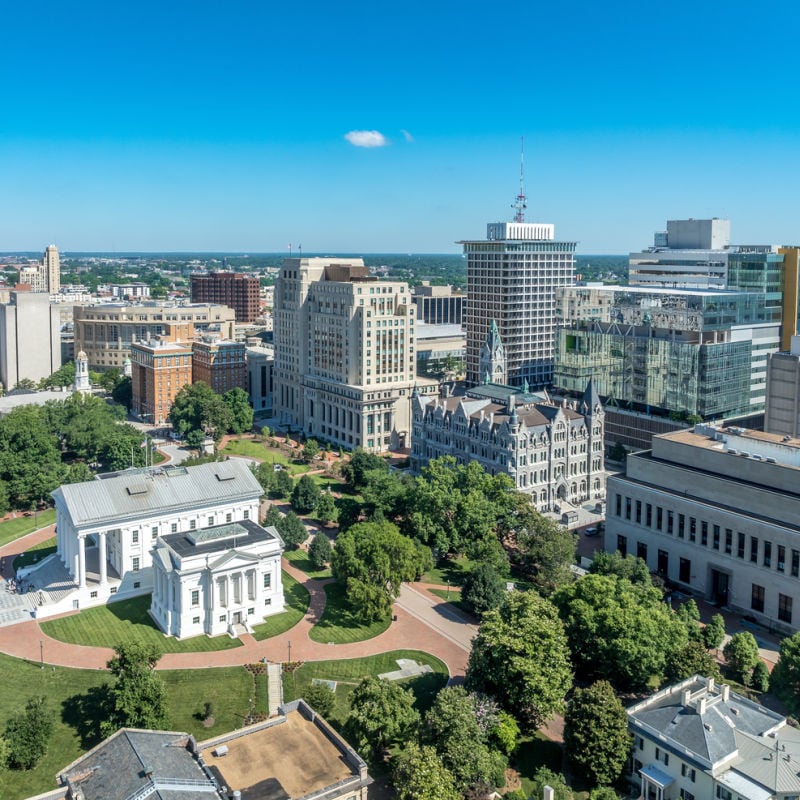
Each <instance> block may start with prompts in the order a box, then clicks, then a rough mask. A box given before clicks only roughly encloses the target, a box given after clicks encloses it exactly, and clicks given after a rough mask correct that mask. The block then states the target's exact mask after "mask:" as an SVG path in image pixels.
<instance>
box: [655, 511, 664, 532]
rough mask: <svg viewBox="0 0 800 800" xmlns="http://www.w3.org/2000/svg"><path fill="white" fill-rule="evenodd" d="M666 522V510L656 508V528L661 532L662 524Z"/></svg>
mask: <svg viewBox="0 0 800 800" xmlns="http://www.w3.org/2000/svg"><path fill="white" fill-rule="evenodd" d="M663 521H664V509H663V508H661V506H656V528H657V529H658V530H661V523H662V522H663Z"/></svg>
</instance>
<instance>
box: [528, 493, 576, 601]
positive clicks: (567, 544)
mask: <svg viewBox="0 0 800 800" xmlns="http://www.w3.org/2000/svg"><path fill="white" fill-rule="evenodd" d="M515 525H516V528H515V533H516V542H517V546H518V548H519V552H520V553H521V554H522V556H523V559H524V564H525V566H526V568H527V570H528V572H529V574H530V576H531V578H532V580H533V582H534V583H535V584H536V586H537V587H538V588H539V590H540V591H542V592H544V593H545V594H548V595H549V594H551V593H552V592H553V591H555V589H557V588H558V587H559V586H563V585H564V584H566V583H571V582H572V580H573V575H572V571H571V569H570V568H571V567H572V565H573V564H574V563H575V552H576V548H577V542H578V537H577V536H576V535H575V534H574V533H572V531H570V530H568V529H567V528H565V527H564V526H563V525H559V524H558V523H557V522H556V521H555V520H552V519H549V518H548V517H545V516H543V515H542V514H539V513H538V512H537V511H536V510H535V509H534V508H533V507H532V506H531V505H530V503H528V506H527V508H525V509H524V511H522V512H521V513H520V514H519V516H518V518H517V520H516V521H515Z"/></svg>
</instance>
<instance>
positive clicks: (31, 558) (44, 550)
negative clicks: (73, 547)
mask: <svg viewBox="0 0 800 800" xmlns="http://www.w3.org/2000/svg"><path fill="white" fill-rule="evenodd" d="M55 552H56V537H55V536H53V537H52V538H51V539H46V540H45V541H43V542H40V543H39V544H37V545H34V546H33V547H31V548H30V550H26V551H25V552H24V553H20V554H19V555H18V556H17V557H16V558H15V559H14V569H15V570H17V569H22V567H27V566H29V565H31V564H36V563H38V562H39V561H42V560H43V559H45V558H47V556H49V555H52V554H53V553H55Z"/></svg>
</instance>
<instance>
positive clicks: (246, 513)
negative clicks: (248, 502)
mask: <svg viewBox="0 0 800 800" xmlns="http://www.w3.org/2000/svg"><path fill="white" fill-rule="evenodd" d="M243 519H250V509H249V508H246V509H245V510H244V515H243Z"/></svg>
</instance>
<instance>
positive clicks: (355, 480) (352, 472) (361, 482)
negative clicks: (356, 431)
mask: <svg viewBox="0 0 800 800" xmlns="http://www.w3.org/2000/svg"><path fill="white" fill-rule="evenodd" d="M375 469H377V470H381V471H382V472H388V470H389V465H388V464H387V463H386V460H385V459H383V458H381V457H380V456H376V455H374V454H373V453H368V452H367V451H366V450H362V449H361V448H360V447H357V448H356V449H355V450H353V453H352V455H351V456H350V460H349V461H348V462H347V463H346V464H345V465H344V466H343V467H342V477H343V478H344V480H345V483H346V484H347V487H348V488H349V489H350V491H352V492H359V491H361V490H362V489H363V488H364V487H365V486H366V485H367V479H366V475H367V473H368V472H370V471H371V470H375Z"/></svg>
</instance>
